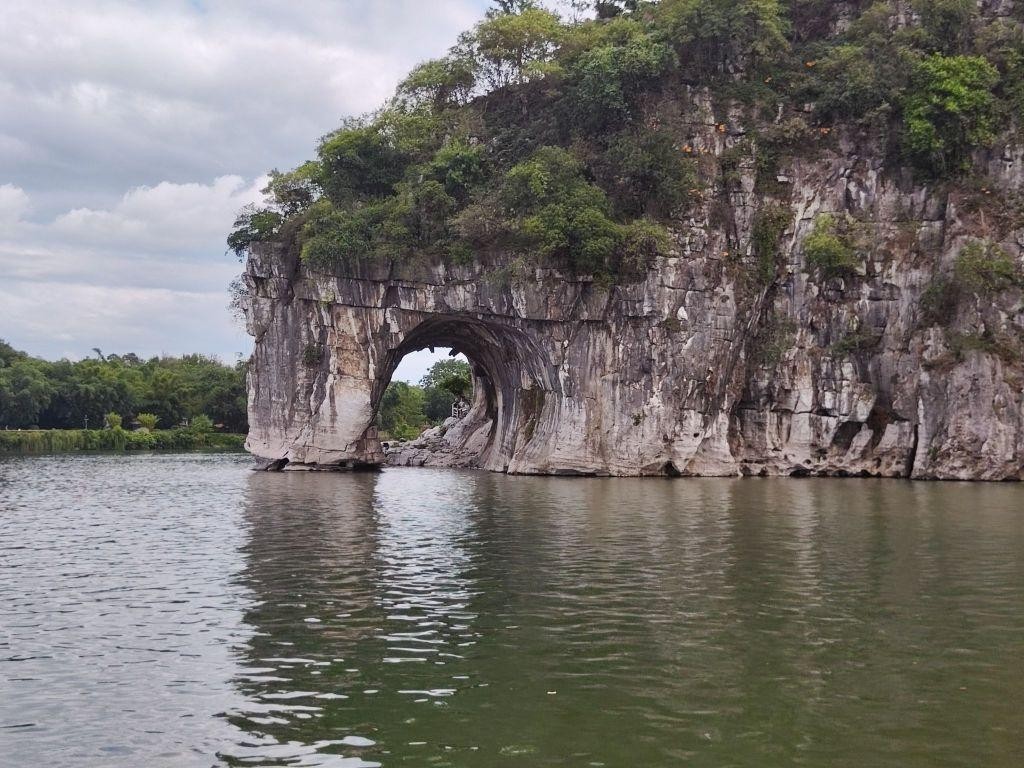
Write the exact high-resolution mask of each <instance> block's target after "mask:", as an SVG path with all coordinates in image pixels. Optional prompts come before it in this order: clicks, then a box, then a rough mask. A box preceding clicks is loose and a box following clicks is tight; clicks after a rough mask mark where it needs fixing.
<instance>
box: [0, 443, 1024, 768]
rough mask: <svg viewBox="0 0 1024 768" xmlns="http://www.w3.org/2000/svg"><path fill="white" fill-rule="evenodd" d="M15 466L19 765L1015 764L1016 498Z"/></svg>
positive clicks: (958, 488)
mask: <svg viewBox="0 0 1024 768" xmlns="http://www.w3.org/2000/svg"><path fill="white" fill-rule="evenodd" d="M248 467H249V464H248V462H247V461H246V460H245V459H244V458H243V457H239V456H233V455H178V456H172V455H159V454H152V455H131V456H118V457H112V456H111V457H108V456H53V457H39V458H8V459H4V460H0V615H2V621H0V684H2V696H0V764H3V765H8V764H10V765H17V766H21V765H36V764H39V765H82V766H99V765H102V766H138V765H147V766H162V765H166V766H192V765H194V766H209V765H298V766H329V767H334V766H343V767H344V768H350V767H352V766H369V765H382V766H396V765H415V766H421V765H437V766H502V765H507V766H544V765H551V766H555V765H557V766H677V765H697V766H789V765H809V766H863V765H871V766H978V765H985V766H1017V765H1020V764H1021V763H1022V761H1024V728H1022V719H1021V718H1022V715H1021V713H1022V711H1024V488H1022V487H1020V486H1017V485H996V484H928V483H909V482H901V481H875V480H792V479H786V480H783V479H779V480H769V479H747V480H739V479H737V480H731V479H730V480H724V479H701V480H678V479H677V480H659V479H647V480H625V479H587V480H582V479H561V478H536V477H506V476H501V475H494V474H489V473H482V472H457V471H446V470H424V469H388V470H385V471H384V472H382V473H380V474H319V473H317V474H309V473H282V474H260V473H253V472H250V471H248Z"/></svg>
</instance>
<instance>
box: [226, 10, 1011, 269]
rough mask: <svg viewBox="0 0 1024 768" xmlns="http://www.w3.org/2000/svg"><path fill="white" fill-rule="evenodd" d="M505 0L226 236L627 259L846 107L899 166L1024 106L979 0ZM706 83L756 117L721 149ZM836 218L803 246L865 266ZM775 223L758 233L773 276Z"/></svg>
mask: <svg viewBox="0 0 1024 768" xmlns="http://www.w3.org/2000/svg"><path fill="white" fill-rule="evenodd" d="M576 5H579V4H578V3H577V4H576ZM905 5H906V4H905V3H901V4H900V6H901V8H902V7H903V6H905ZM496 6H497V7H496V8H494V9H492V10H491V11H490V12H489V13H488V14H487V15H486V17H485V18H484V19H483V20H482V21H481V22H480V23H479V24H478V25H477V26H476V27H475V28H474V29H472V30H470V31H469V32H466V33H465V34H463V35H462V36H461V37H460V38H459V41H458V43H457V44H456V45H455V46H454V47H453V48H452V49H451V51H450V53H449V54H448V55H447V56H445V57H443V58H441V59H438V60H434V61H428V62H425V63H423V64H421V65H420V66H418V67H417V68H415V69H414V70H413V71H412V72H411V73H410V74H409V76H408V77H407V78H406V79H405V80H404V81H403V82H402V83H401V84H400V86H399V87H398V90H397V93H396V94H395V96H394V98H393V99H391V100H390V101H389V102H388V103H387V104H386V105H385V106H384V107H383V108H382V109H381V110H380V111H378V112H377V113H375V114H373V115H370V116H367V117H364V118H360V119H355V120H350V121H348V122H346V123H345V124H344V125H343V126H342V127H341V128H340V129H339V130H337V131H335V132H334V133H331V134H329V135H327V136H325V137H324V138H323V140H322V141H321V143H320V145H319V148H318V156H317V158H316V159H315V160H312V161H310V162H308V163H305V164H303V165H302V166H300V167H299V168H297V169H296V170H294V171H290V172H288V173H279V172H276V171H275V172H274V173H273V174H272V178H271V182H270V184H269V186H268V188H267V190H266V191H267V194H268V195H269V202H268V204H267V206H266V207H263V208H253V209H249V210H247V211H244V212H243V213H242V215H240V216H239V218H238V221H237V222H236V229H235V231H234V232H233V233H232V234H231V237H230V238H229V244H230V246H231V247H232V248H233V249H235V250H236V251H237V252H239V253H241V252H244V250H245V248H247V247H248V246H249V245H250V244H252V243H254V242H259V241H263V240H274V239H287V240H289V241H293V242H294V243H295V244H296V245H297V246H298V248H299V249H300V251H301V254H302V257H303V259H304V260H305V261H306V262H307V263H308V264H310V265H312V266H314V267H316V268H319V269H324V270H332V269H339V268H345V267H351V266H352V265H355V264H358V263H363V262H366V261H371V262H372V261H388V260H396V261H401V260H406V259H410V258H413V257H414V256H417V255H431V256H436V257H440V258H444V259H447V260H449V261H451V262H455V263H464V262H466V261H468V260H471V259H473V258H478V257H483V256H486V255H487V254H489V253H501V254H506V255H511V256H512V257H515V256H517V255H519V256H525V257H526V258H529V259H531V260H533V261H535V262H536V261H540V262H541V263H543V264H545V265H549V266H554V267H557V268H560V269H564V270H567V271H571V272H574V273H577V274H591V275H596V276H599V277H601V276H604V278H605V279H610V278H616V279H623V280H629V279H632V278H636V277H638V276H640V275H642V274H643V272H644V270H645V269H646V268H647V266H649V265H650V263H651V262H652V260H653V259H655V258H656V257H658V256H659V255H665V254H667V253H668V252H669V250H670V247H671V244H672V237H671V235H672V234H673V232H672V231H671V229H675V230H678V229H679V228H680V227H682V226H683V225H684V222H685V220H686V219H685V215H684V214H685V213H686V211H687V210H688V208H689V206H691V205H692V204H693V203H694V202H696V201H700V200H704V199H707V198H709V197H713V196H715V195H717V194H720V193H730V192H733V191H737V190H736V187H735V185H736V183H738V181H739V178H740V175H741V174H740V173H739V168H740V166H741V165H742V164H743V163H744V162H747V160H748V159H749V161H750V162H752V163H754V164H755V166H756V170H757V178H758V188H759V190H762V191H766V192H768V193H776V192H779V191H780V190H779V189H778V183H777V179H776V177H777V169H778V166H779V162H780V160H781V159H782V158H783V157H784V156H787V155H792V154H796V153H806V152H808V151H813V149H814V147H815V146H818V145H821V144H823V143H827V142H828V141H829V136H830V135H831V132H832V130H833V127H834V126H835V125H836V123H837V122H842V123H844V124H846V125H848V126H856V127H857V128H858V129H859V130H861V131H862V132H863V134H864V135H865V136H869V137H871V140H872V141H874V142H876V143H881V144H883V145H885V149H886V150H887V155H888V157H889V163H890V164H891V166H892V167H893V169H897V168H898V167H900V166H904V167H907V168H910V169H912V170H913V172H914V173H916V174H918V175H919V176H920V177H922V178H926V179H933V180H939V179H945V178H952V177H956V176H958V175H960V174H963V173H964V172H965V171H967V170H968V169H969V167H970V160H971V153H972V152H973V151H974V150H976V149H978V148H980V147H984V146H986V145H987V144H988V143H990V142H991V141H992V140H993V138H994V137H995V136H996V135H997V134H999V133H1002V132H1005V131H1006V130H1008V129H1011V128H1013V127H1015V126H1016V127H1018V128H1019V127H1020V115H1021V114H1024V86H1022V83H1024V32H1022V28H1021V23H1020V21H1021V20H1020V19H1019V18H1017V19H1015V18H1006V19H1000V20H998V21H997V22H993V23H984V24H982V23H979V21H978V16H977V14H978V11H977V4H976V3H974V2H973V1H972V0H913V1H912V2H911V4H910V6H911V9H910V10H911V12H910V13H906V12H901V13H899V14H897V13H895V11H896V10H897V9H896V4H895V3H894V2H893V1H892V0H876V1H875V2H850V3H836V2H829V1H827V0H660V2H644V1H643V0H635V1H634V0H630V1H629V2H607V1H606V2H597V3H594V4H592V8H591V10H592V11H593V13H592V14H591V15H592V18H584V19H581V20H575V21H566V20H563V19H560V18H559V17H558V16H556V15H555V14H553V13H551V12H550V11H548V10H545V9H544V8H543V7H541V5H540V4H539V3H537V2H533V1H532V0H516V1H515V2H511V1H508V2H499V3H496ZM903 10H904V11H905V9H903ZM704 89H706V90H707V92H708V93H710V94H711V95H712V96H713V99H714V101H715V103H716V104H717V106H716V108H715V111H716V114H718V115H720V117H718V118H716V119H720V120H722V121H723V122H722V130H723V131H724V130H725V123H726V122H731V121H732V120H733V119H734V118H735V117H736V115H740V116H739V117H738V119H739V120H740V121H741V122H742V123H743V125H744V131H745V134H746V138H745V139H744V141H743V142H742V143H740V144H734V145H729V148H727V149H726V150H725V152H724V153H719V154H721V157H715V156H711V157H708V156H707V155H706V153H705V154H704V155H702V154H701V151H699V150H698V149H697V148H695V147H693V146H691V145H690V143H689V141H688V139H687V129H686V127H685V126H686V123H687V121H701V120H705V119H706V118H705V116H704V115H702V114H695V113H694V114H690V113H687V112H686V110H687V109H695V107H694V101H693V99H692V98H691V96H692V95H693V94H695V93H698V92H701V91H702V90H704ZM679 109H682V110H683V113H682V114H679V113H678V110H679ZM673 110H676V111H673ZM736 110H739V112H737V111H736ZM730 168H731V169H732V170H730ZM780 220H781V219H780ZM760 221H761V223H762V224H764V225H767V224H768V223H770V222H768V221H767V220H766V219H765V218H764V217H762V218H761V219H760ZM826 229H827V228H825V227H823V228H821V229H818V228H816V229H815V232H814V234H812V236H811V237H812V238H814V239H813V241H812V242H811V244H810V246H809V249H806V248H805V250H808V253H809V254H811V253H813V254H817V255H816V256H815V257H814V259H815V261H816V264H815V267H816V269H818V270H819V271H821V272H822V273H823V274H840V273H842V272H844V271H849V270H851V269H852V268H853V267H854V265H853V264H852V261H853V260H854V256H855V254H853V253H851V252H850V251H849V249H848V248H846V247H845V246H844V244H843V243H842V242H840V240H839V239H837V238H839V236H838V235H837V234H836V233H834V232H829V231H826ZM766 234H771V233H770V232H768V231H767V230H762V231H761V232H760V234H759V236H758V238H757V241H756V242H752V243H750V246H751V250H752V251H754V250H756V251H758V253H757V254H755V256H756V258H755V265H754V269H756V270H757V271H758V273H759V274H760V273H762V272H763V273H764V274H763V275H761V276H762V277H768V276H769V275H768V273H769V272H770V271H771V267H772V264H771V263H770V262H771V258H769V256H768V255H767V252H766V250H765V248H766V245H765V242H762V240H763V238H762V237H761V236H762V235H766ZM769 250H770V249H769Z"/></svg>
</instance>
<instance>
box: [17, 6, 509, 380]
mask: <svg viewBox="0 0 1024 768" xmlns="http://www.w3.org/2000/svg"><path fill="white" fill-rule="evenodd" d="M3 5H4V18H3V23H2V24H0V339H4V340H5V341H7V342H8V343H10V344H11V345H13V346H14V347H15V348H17V349H21V350H24V351H26V352H29V353H30V354H33V355H38V356H41V357H45V358H48V359H58V358H61V357H67V358H70V359H79V358H81V357H85V356H87V355H89V354H91V350H92V348H93V347H98V348H100V349H102V350H103V352H104V353H111V352H117V353H125V352H135V353H137V354H139V355H143V356H149V355H156V354H182V353H187V352H202V353H205V354H211V355H215V356H217V357H219V358H220V359H221V360H223V361H225V362H234V361H235V360H237V359H239V358H240V357H241V358H245V357H248V355H249V354H250V352H251V342H250V340H249V337H248V336H246V335H245V332H244V329H243V328H242V327H241V325H240V324H239V323H238V322H237V321H236V320H234V319H233V318H232V316H231V313H230V312H229V310H228V309H227V304H228V294H227V286H228V284H229V283H230V281H231V280H232V278H234V277H235V276H236V275H237V274H238V273H239V272H240V270H241V265H240V264H239V263H238V261H237V259H236V258H235V257H234V256H233V255H232V254H228V253H226V252H225V245H224V238H225V237H226V235H227V233H228V232H229V231H230V229H231V224H232V221H233V220H234V217H235V214H236V212H237V211H238V210H239V209H240V208H242V206H244V205H246V204H247V203H250V202H255V201H258V200H260V199H261V195H260V192H259V190H260V189H261V188H262V186H263V185H264V181H265V173H266V172H267V171H268V170H269V169H271V168H279V169H282V170H285V169H289V168H292V167H295V166H296V165H298V164H299V163H301V162H302V161H304V160H306V159H308V158H309V157H311V156H313V154H314V152H315V147H316V143H317V140H318V139H319V137H320V136H322V135H324V134H325V133H328V132H329V131H331V130H333V129H334V128H336V127H337V126H338V125H339V124H340V123H341V121H342V120H343V119H344V118H345V117H347V116H351V115H358V114H363V113H365V112H368V111H370V110H372V109H374V108H376V107H378V106H380V104H381V103H382V102H383V101H384V100H385V99H386V98H387V97H388V96H390V95H391V93H392V92H393V91H394V87H395V85H396V84H397V83H398V81H399V80H401V79H402V77H403V76H404V75H405V73H406V72H408V70H409V69H410V68H411V67H413V66H414V65H415V64H417V63H418V62H420V61H423V60H424V59H428V58H433V57H436V56H439V55H442V54H443V53H444V52H445V51H446V50H447V49H448V48H449V47H450V46H451V45H452V44H453V43H454V42H455V39H456V37H457V35H458V33H459V32H461V31H462V30H464V29H467V28H469V27H470V26H472V25H473V23H475V22H476V21H477V20H478V19H479V18H480V17H481V16H482V14H483V11H484V9H485V8H486V7H487V6H488V5H489V4H488V2H486V0H431V1H430V2H425V1H424V0H333V2H331V1H329V0H302V2H294V0H293V1H292V2H287V1H284V0H280V1H276V0H145V1H143V0H120V2H105V1H103V0H4V4H3ZM444 354H445V353H444V352H442V351H440V350H438V352H437V353H436V354H435V355H434V356H433V357H431V356H429V353H428V352H423V353H422V354H417V357H416V358H415V359H413V358H412V356H410V357H409V358H407V361H406V362H405V363H404V365H403V366H402V369H401V371H400V372H399V375H398V376H396V378H406V379H408V380H412V381H416V380H418V379H419V377H420V376H421V375H422V373H423V372H424V371H425V369H426V368H427V367H428V366H429V363H430V361H431V360H432V359H436V358H440V357H443V356H444Z"/></svg>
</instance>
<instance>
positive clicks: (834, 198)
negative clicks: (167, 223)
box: [244, 3, 1024, 480]
mask: <svg viewBox="0 0 1024 768" xmlns="http://www.w3.org/2000/svg"><path fill="white" fill-rule="evenodd" d="M837 5H843V6H844V7H846V5H850V4H837ZM979 7H981V8H983V9H984V12H985V13H989V14H1002V13H1007V12H1009V11H1008V10H1007V9H1011V10H1012V7H1013V5H1012V3H1010V4H1007V3H982V4H979ZM841 21H842V20H841V19H840V22H841ZM837 23H839V22H837ZM645 109H646V110H647V113H648V114H649V115H657V121H658V127H659V130H666V131H670V132H671V133H672V135H673V137H674V138H675V139H676V141H677V145H678V146H679V147H680V148H682V150H681V151H685V152H687V153H690V154H692V156H693V157H694V158H697V160H698V162H699V163H700V164H701V169H702V172H701V183H702V190H703V191H702V192H701V193H700V194H699V195H697V197H696V199H695V200H693V201H692V204H691V205H689V206H688V207H687V209H686V211H685V213H681V214H679V215H678V216H676V218H675V219H674V220H672V221H670V222H668V224H669V227H670V231H671V233H672V247H671V249H670V252H669V253H668V255H663V256H659V257H658V258H657V259H656V260H655V261H654V263H653V264H651V266H650V267H649V268H648V269H647V270H646V272H645V273H644V274H642V275H640V276H639V277H636V278H634V279H630V280H606V279H604V280H603V279H598V280H595V279H593V278H592V277H591V276H588V275H582V274H579V273H578V272H572V271H568V270H560V269H557V268H555V267H553V266H551V265H550V264H545V262H544V261H543V260H541V259H538V260H533V259H530V258H523V254H522V253H519V255H516V254H515V253H513V252H508V253H504V254H503V253H501V252H489V253H479V254H476V258H475V259H474V260H473V261H472V263H470V264H454V263H451V261H452V260H451V259H445V258H443V257H442V256H438V255H433V256H427V255H420V256H414V257H412V258H407V259H396V260H387V261H382V262H377V263H374V262H368V261H365V260H363V261H357V262H354V266H353V265H349V266H338V267H337V268H336V269H326V268H313V267H311V266H310V264H309V263H307V262H304V261H303V260H302V259H301V258H300V256H299V251H298V249H297V248H296V247H294V245H289V244H287V243H273V242H267V243H258V244H255V245H253V246H252V247H251V249H250V251H249V255H248V259H247V263H246V271H245V275H244V279H245V283H246V287H247V296H246V297H245V300H244V304H245V306H244V309H245V312H246V316H247V321H248V329H249V332H250V333H251V335H252V336H253V337H254V338H255V341H256V343H255V351H254V354H253V358H252V362H251V368H250V378H249V423H250V425H251V432H250V434H249V439H248V443H247V447H248V448H249V450H250V451H251V452H252V453H253V454H255V455H256V456H257V457H259V458H261V459H263V460H264V461H265V462H266V464H267V465H270V466H284V465H287V466H288V467H289V468H302V467H339V466H340V467H352V466H363V465H375V464H379V463H381V462H383V460H384V457H383V455H382V452H381V450H380V444H379V441H378V439H377V435H376V432H375V429H374V427H373V426H372V423H373V419H374V413H375V409H376V407H377V404H378V401H379V399H380V397H381V395H382V393H383V391H384V389H385V387H386V386H387V384H388V382H389V380H390V376H391V374H392V372H393V371H394V369H395V367H396V366H397V364H398V362H399V360H400V359H401V358H402V356H403V355H404V354H406V353H407V352H409V351H411V350H415V349H421V348H424V347H427V346H438V347H454V348H455V349H457V350H459V351H460V352H463V353H465V355H466V356H467V357H468V358H469V360H470V361H471V363H472V366H473V373H474V378H475V400H474V404H473V408H472V410H471V412H470V414H469V416H468V417H466V419H464V420H463V421H462V422H460V423H459V424H457V425H453V426H451V428H450V429H449V430H448V431H447V432H446V433H445V435H444V436H443V440H444V451H443V452H442V456H441V458H439V459H438V461H440V462H442V463H447V464H464V465H473V466H480V467H484V468H487V469H491V470H496V471H503V472H510V473H552V474H580V475H740V474H743V475H864V476H882V477H912V478H921V479H926V478H935V479H980V480H1021V479H1024V394H1022V389H1024V300H1022V290H1021V285H1022V282H1024V281H1021V280H1020V279H1019V278H1014V279H1006V280H1001V281H996V280H987V281H986V280H981V281H980V283H979V285H978V286H975V288H976V290H975V289H971V290H960V291H959V293H958V295H957V296H956V297H955V298H953V299H951V298H950V296H948V295H947V294H948V293H949V292H948V290H947V289H948V287H949V279H950V276H951V275H957V274H959V272H958V270H960V268H961V265H963V264H965V263H967V262H968V261H969V259H968V258H967V257H968V256H969V255H970V254H971V253H973V251H972V249H975V250H977V249H978V248H984V249H989V250H988V251H987V252H991V253H998V254H1000V258H1003V259H1004V263H1001V264H1002V266H1001V267H1000V269H1003V271H1004V272H1005V271H1006V270H1011V271H1015V273H1016V274H1017V275H1018V276H1019V275H1020V274H1021V270H1022V267H1024V264H1022V261H1024V148H1022V146H1021V143H1020V141H1019V139H1018V138H1016V136H1017V134H1016V133H1013V132H1005V134H1004V135H1002V136H1001V137H999V138H998V139H997V140H996V141H994V142H992V143H990V145H989V146H988V147H985V148H981V149H976V150H975V151H974V154H973V157H972V158H971V160H970V162H971V166H972V172H971V174H970V178H969V179H968V178H967V177H966V176H962V177H960V178H958V179H953V180H947V181H944V182H927V181H923V180H922V177H921V176H920V175H915V174H913V173H912V172H911V171H909V170H908V169H906V168H903V167H900V166H899V164H896V163H893V162H891V158H890V157H888V156H887V151H886V149H885V148H884V147H883V145H882V143H881V142H880V141H879V140H878V137H877V136H872V135H871V134H869V133H866V132H864V131H863V130H861V129H859V128H857V127H854V126H844V125H843V124H836V125H831V126H828V127H822V128H818V127H817V126H815V125H813V121H811V120H807V121H805V122H804V124H803V127H804V128H805V129H806V128H807V126H808V125H811V127H812V130H813V131H814V132H815V135H816V142H815V143H813V146H812V145H811V143H808V144H807V146H806V147H801V146H800V145H799V142H797V145H796V146H794V145H793V144H792V142H791V143H790V145H789V146H788V147H787V148H786V150H785V151H783V152H778V153H776V154H777V156H773V157H771V158H767V157H766V155H765V150H764V149H763V148H762V147H763V144H762V143H758V142H754V141H750V140H749V136H748V133H749V131H750V123H751V120H750V117H749V115H747V114H745V113H744V111H743V110H741V109H739V108H729V109H726V110H725V112H724V114H723V110H722V108H721V105H720V104H718V103H716V100H715V98H714V94H713V93H712V92H711V91H710V89H701V88H696V87H689V86H688V87H684V88H676V89H674V90H671V91H668V92H665V93H662V94H660V95H659V96H658V101H657V103H653V102H652V103H649V104H646V106H645ZM807 109H808V111H810V110H811V109H812V107H808V108H807ZM797 111H799V109H798V110H797ZM792 117H793V115H792V110H790V111H789V112H788V113H787V114H783V111H782V109H781V107H780V110H779V114H778V116H777V118H776V120H775V123H774V128H776V129H778V130H777V132H778V133H780V134H781V133H784V132H785V129H786V127H787V125H788V124H789V123H788V121H791V120H792ZM653 119H654V118H651V120H653ZM772 127H773V126H772V125H769V126H764V125H761V126H760V133H761V135H762V136H764V135H765V134H766V131H767V130H768V129H771V128H772ZM766 169H767V170H766ZM766 174H767V175H768V178H766ZM827 214H830V215H831V218H825V215H827ZM766 221H772V222H776V223H777V226H776V227H775V228H774V229H773V228H772V227H770V226H767V227H766V226H765V222H766ZM823 221H833V222H837V223H839V224H841V225H842V227H844V228H845V234H844V237H846V238H847V239H848V241H849V247H850V249H851V251H853V252H855V253H856V263H855V264H854V265H853V266H849V267H848V268H845V269H827V268H823V267H822V266H821V264H819V263H814V262H813V260H812V259H810V258H809V256H808V253H809V250H810V249H809V247H808V243H809V242H810V240H809V238H812V237H813V233H814V232H815V231H817V229H818V228H820V227H821V226H822V222H823ZM766 230H768V231H769V232H770V234H771V240H772V255H771V258H769V259H768V260H767V261H766V260H765V258H764V253H760V251H763V250H764V249H763V240H764V238H765V231H766ZM986 268H988V267H986ZM981 284H984V285H981ZM936 307H938V309H936ZM413 458H414V459H415V462H416V463H419V462H420V461H421V460H426V461H428V462H429V461H430V457H429V456H425V455H423V454H422V453H421V454H419V455H418V456H416V457H413ZM410 460H412V459H410Z"/></svg>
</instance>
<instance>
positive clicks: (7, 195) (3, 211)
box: [0, 184, 29, 225]
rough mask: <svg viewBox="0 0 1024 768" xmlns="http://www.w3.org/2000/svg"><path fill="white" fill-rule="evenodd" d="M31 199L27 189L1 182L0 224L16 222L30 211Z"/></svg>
mask: <svg viewBox="0 0 1024 768" xmlns="http://www.w3.org/2000/svg"><path fill="white" fill-rule="evenodd" d="M28 209H29V200H28V195H27V194H25V190H23V189H22V188H21V187H16V186H14V185H13V184H0V224H8V225H10V224H15V223H16V222H18V221H21V219H22V217H24V215H25V214H26V213H28Z"/></svg>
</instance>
